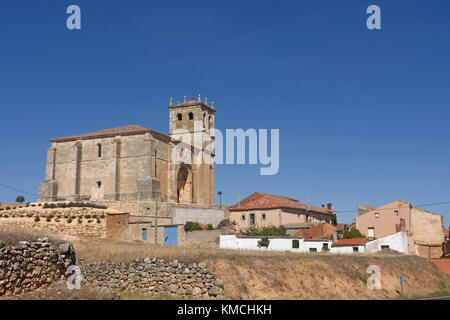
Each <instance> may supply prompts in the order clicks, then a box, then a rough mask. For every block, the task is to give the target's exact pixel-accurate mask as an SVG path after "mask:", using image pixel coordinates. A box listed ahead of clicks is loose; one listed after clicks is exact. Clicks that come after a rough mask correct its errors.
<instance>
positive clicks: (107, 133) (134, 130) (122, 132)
mask: <svg viewBox="0 0 450 320" xmlns="http://www.w3.org/2000/svg"><path fill="white" fill-rule="evenodd" d="M145 133H152V134H155V135H159V136H163V137H166V138H169V137H168V136H166V135H165V134H162V133H160V132H157V131H154V130H151V129H148V128H144V127H141V126H138V125H130V126H125V127H118V128H112V129H105V130H100V131H95V132H90V133H85V134H80V135H76V136H69V137H63V138H57V139H51V140H50V141H51V142H68V141H76V140H89V139H100V138H109V137H116V136H131V135H136V134H145Z"/></svg>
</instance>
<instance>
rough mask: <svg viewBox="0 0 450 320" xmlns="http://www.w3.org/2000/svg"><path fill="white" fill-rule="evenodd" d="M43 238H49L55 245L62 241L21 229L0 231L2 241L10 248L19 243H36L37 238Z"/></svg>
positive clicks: (44, 234) (48, 235)
mask: <svg viewBox="0 0 450 320" xmlns="http://www.w3.org/2000/svg"><path fill="white" fill-rule="evenodd" d="M43 237H47V238H49V239H51V240H52V241H53V242H55V243H58V242H61V240H59V239H56V238H55V237H52V235H50V234H46V233H43V232H38V231H32V230H25V229H20V228H11V229H8V230H6V229H0V241H2V242H3V243H4V244H6V245H9V246H11V245H15V244H18V243H19V241H35V240H36V239H37V238H43Z"/></svg>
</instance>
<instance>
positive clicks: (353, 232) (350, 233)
mask: <svg viewBox="0 0 450 320" xmlns="http://www.w3.org/2000/svg"><path fill="white" fill-rule="evenodd" d="M342 238H343V239H354V238H364V236H363V235H362V234H361V232H359V230H358V229H356V228H353V229H350V230H347V231H345V232H344V236H343V237H342Z"/></svg>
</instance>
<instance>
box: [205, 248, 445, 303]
mask: <svg viewBox="0 0 450 320" xmlns="http://www.w3.org/2000/svg"><path fill="white" fill-rule="evenodd" d="M207 263H208V264H209V267H210V270H211V272H213V273H214V274H215V275H216V276H217V277H218V278H220V279H223V280H224V281H225V287H224V289H225V292H224V293H225V294H226V295H227V296H229V297H231V298H232V299H320V300H327V299H393V298H397V297H399V296H400V285H399V280H398V276H400V275H403V276H404V277H405V280H406V281H405V282H406V283H405V287H404V290H405V295H407V296H409V297H413V296H425V295H428V294H431V293H433V292H437V291H439V290H443V289H447V288H448V283H449V277H448V276H447V275H445V274H443V273H442V272H440V271H439V270H438V269H437V268H436V267H435V265H434V264H432V263H431V262H430V261H428V260H427V259H424V258H420V257H416V256H406V255H397V254H396V255H371V256H366V255H360V256H350V255H324V254H317V255H314V254H313V255H311V254H309V255H299V256H297V257H295V256H293V255H289V256H286V257H280V256H276V257H270V256H265V257H245V256H239V257H234V258H233V257H227V258H223V259H221V258H213V259H210V260H208V261H207ZM369 265H377V266H379V267H380V270H381V289H379V290H374V289H368V288H367V279H368V277H369V276H370V274H368V273H366V270H367V268H368V267H369Z"/></svg>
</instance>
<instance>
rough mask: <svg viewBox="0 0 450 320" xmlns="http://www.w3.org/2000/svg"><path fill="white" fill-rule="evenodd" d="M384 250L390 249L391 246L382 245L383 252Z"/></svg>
mask: <svg viewBox="0 0 450 320" xmlns="http://www.w3.org/2000/svg"><path fill="white" fill-rule="evenodd" d="M383 249H389V246H388V245H386V244H382V245H381V250H383Z"/></svg>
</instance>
